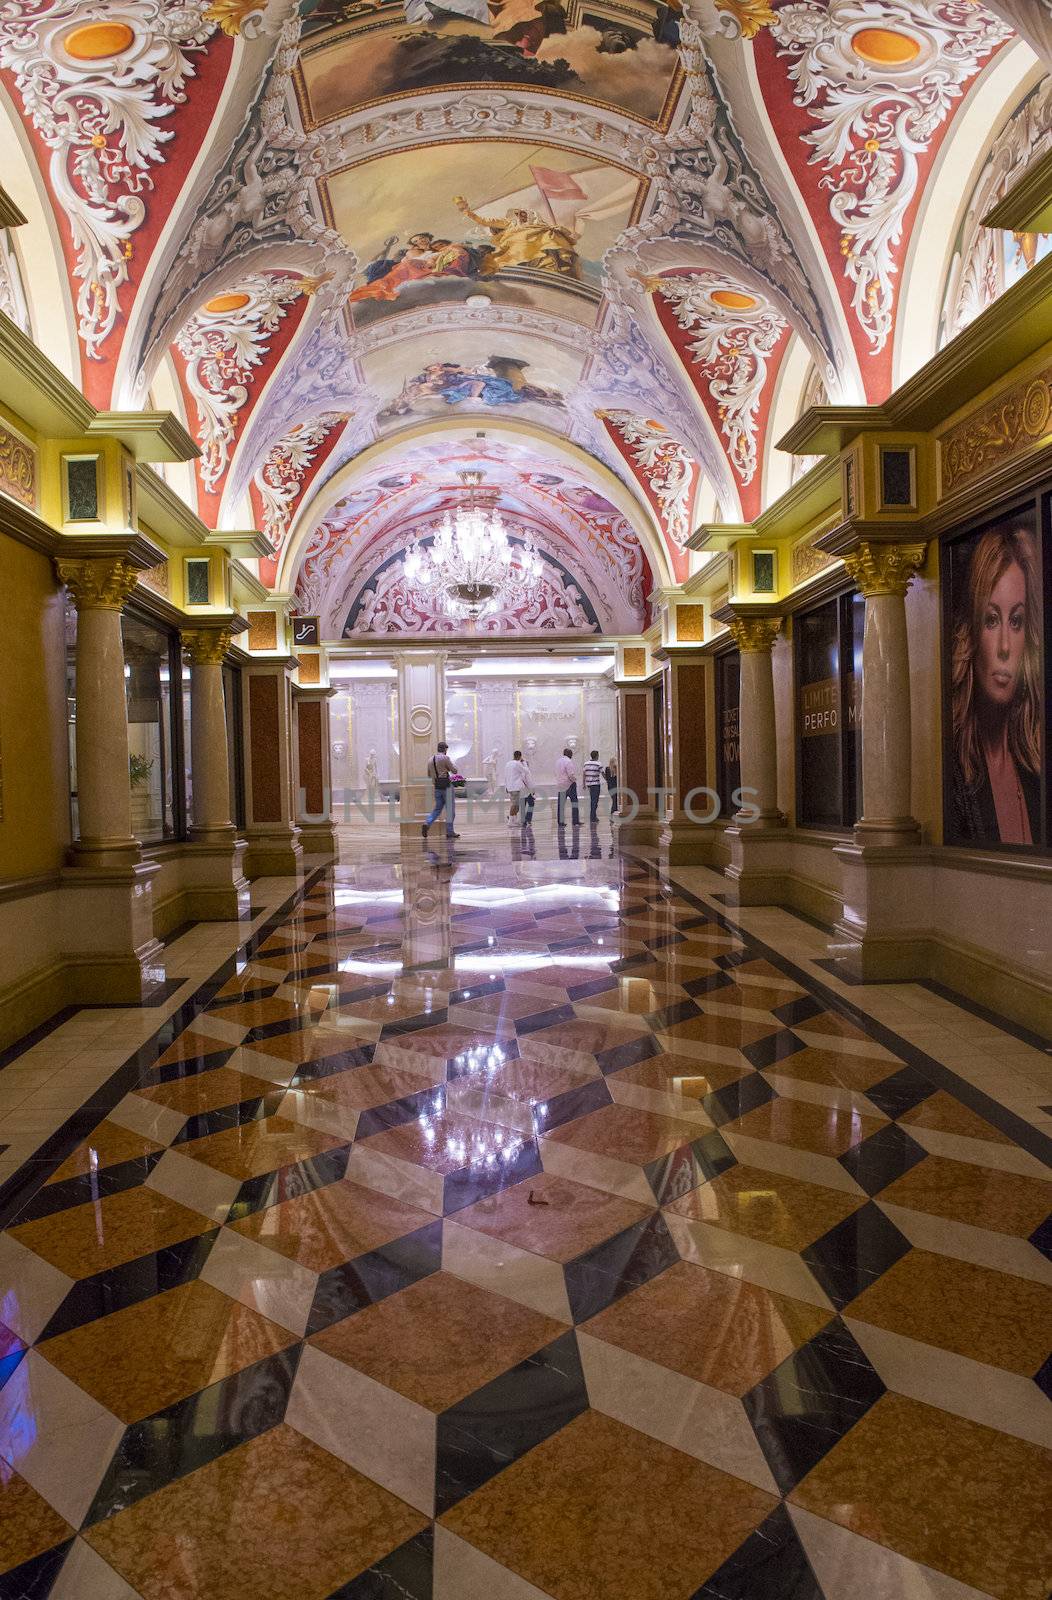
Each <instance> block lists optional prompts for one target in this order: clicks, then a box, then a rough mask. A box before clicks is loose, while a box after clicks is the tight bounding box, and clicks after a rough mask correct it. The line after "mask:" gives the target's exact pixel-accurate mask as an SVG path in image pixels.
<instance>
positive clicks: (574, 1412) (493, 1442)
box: [435, 1329, 588, 1515]
mask: <svg viewBox="0 0 1052 1600" xmlns="http://www.w3.org/2000/svg"><path fill="white" fill-rule="evenodd" d="M587 1410H588V1391H587V1389H586V1387H585V1381H584V1372H583V1371H582V1369H581V1358H580V1354H579V1352H578V1349H577V1335H576V1334H575V1333H574V1332H573V1330H572V1329H570V1330H568V1331H567V1332H566V1333H564V1334H562V1335H561V1336H560V1337H559V1338H558V1339H556V1340H554V1341H553V1342H552V1343H551V1344H549V1345H546V1346H545V1347H544V1349H543V1350H538V1351H537V1353H536V1354H535V1355H532V1356H530V1357H528V1359H527V1360H525V1361H520V1362H519V1364H518V1366H516V1367H513V1368H512V1369H511V1371H510V1372H505V1373H504V1374H503V1375H502V1376H501V1377H499V1378H495V1379H494V1380H493V1382H492V1383H487V1384H486V1385H485V1386H484V1387H483V1388H481V1389H479V1390H477V1391H476V1393H475V1394H473V1395H469V1396H468V1398H467V1399H466V1400H461V1401H460V1402H459V1403H458V1404H457V1405H455V1406H451V1407H450V1409H449V1410H448V1411H443V1412H442V1414H441V1416H440V1417H439V1419H438V1432H437V1455H436V1462H435V1512H436V1515H441V1514H442V1512H443V1511H448V1510H449V1508H450V1506H453V1505H456V1503H457V1501H458V1500H462V1499H463V1498H464V1496H465V1495H468V1494H472V1493H473V1492H474V1490H476V1489H479V1488H481V1486H482V1485H483V1484H484V1483H487V1482H488V1481H489V1479H490V1478H493V1477H495V1476H496V1474H497V1473H498V1472H502V1471H503V1469H504V1468H505V1467H507V1466H510V1465H511V1463H512V1462H513V1461H517V1460H518V1458H519V1457H520V1456H522V1455H525V1453H526V1451H527V1450H532V1449H533V1447H534V1445H538V1444H540V1443H541V1441H542V1439H547V1438H549V1437H550V1435H551V1434H553V1433H557V1432H558V1430H559V1429H560V1428H563V1427H565V1426H566V1424H567V1423H568V1422H572V1421H573V1419H574V1417H578V1416H580V1415H581V1413H582V1412H583V1411H587Z"/></svg>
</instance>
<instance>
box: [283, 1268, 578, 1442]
mask: <svg viewBox="0 0 1052 1600" xmlns="http://www.w3.org/2000/svg"><path fill="white" fill-rule="evenodd" d="M565 1331H566V1329H565V1327H564V1326H563V1325H562V1324H561V1323H559V1322H555V1321H553V1320H552V1319H551V1318H550V1317H545V1316H541V1315H540V1313H539V1312H536V1311H531V1310H529V1309H528V1307H526V1306H523V1305H519V1304H517V1303H516V1302H515V1301H513V1300H506V1299H504V1297H503V1296H501V1295H495V1294H490V1293H488V1292H487V1291H486V1290H485V1289H479V1288H476V1286H475V1285H474V1284H472V1283H466V1282H465V1281H464V1280H463V1279H462V1278H454V1277H451V1276H450V1275H449V1274H448V1273H445V1272H435V1273H432V1274H431V1275H430V1276H429V1277H427V1278H421V1279H419V1280H418V1281H417V1282H416V1283H413V1284H410V1286H409V1287H408V1289H403V1290H402V1291H401V1292H400V1293H399V1294H393V1295H388V1297H387V1298H386V1299H385V1300H381V1301H379V1302H378V1303H377V1304H376V1305H372V1306H368V1307H367V1308H366V1310H364V1311H359V1312H357V1313H356V1315H354V1316H353V1317H348V1318H347V1319H346V1320H345V1321H343V1322H337V1323H334V1324H333V1326H332V1327H331V1328H326V1329H325V1331H324V1332H323V1333H319V1334H316V1335H315V1336H314V1338H313V1339H312V1340H311V1343H312V1344H314V1345H316V1346H317V1347H318V1349H319V1350H324V1351H325V1353H326V1354H327V1355H330V1356H335V1358H336V1359H337V1360H338V1361H345V1362H347V1364H348V1365H349V1366H352V1367H354V1368H356V1370H357V1371H359V1372H364V1373H366V1374H367V1375H368V1376H369V1377H370V1378H374V1379H375V1380H376V1382H377V1383H382V1384H384V1385H386V1387H387V1388H389V1389H396V1390H397V1391H398V1393H399V1394H402V1395H405V1396H406V1398H407V1399H409V1400H415V1401H416V1403H417V1404H418V1405H422V1406H425V1407H426V1408H427V1409H428V1410H429V1411H433V1412H435V1413H436V1414H437V1413H438V1412H440V1411H445V1410H446V1409H447V1407H449V1406H452V1405H455V1404H456V1402H457V1401H458V1400H463V1399H465V1397H466V1396H467V1395H469V1394H473V1393H474V1392H475V1390H476V1389H481V1388H482V1386H483V1385H484V1384H486V1383H489V1382H490V1381H491V1380H492V1379H494V1378H498V1377H500V1375H501V1373H503V1372H507V1371H508V1370H509V1368H511V1367H514V1366H517V1365H518V1363H519V1362H520V1361H525V1360H526V1358H527V1356H532V1355H533V1354H534V1353H535V1352H536V1351H537V1350H540V1349H542V1348H543V1346H544V1345H546V1344H550V1343H551V1341H552V1340H553V1339H556V1338H558V1337H559V1335H560V1334H562V1333H565Z"/></svg>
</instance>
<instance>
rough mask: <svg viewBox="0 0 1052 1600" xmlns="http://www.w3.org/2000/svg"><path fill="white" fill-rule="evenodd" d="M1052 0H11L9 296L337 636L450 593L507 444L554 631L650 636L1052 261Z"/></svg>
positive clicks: (3, 136)
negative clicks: (813, 410) (808, 422)
mask: <svg viewBox="0 0 1052 1600" xmlns="http://www.w3.org/2000/svg"><path fill="white" fill-rule="evenodd" d="M1050 64H1052V0H986V3H985V4H982V5H980V4H977V3H974V0H686V3H685V4H681V0H596V3H595V4H589V3H587V0H441V3H440V0H300V3H299V4H296V3H295V0H266V3H264V4H255V3H253V0H180V3H173V0H5V3H4V4H3V5H2V6H0V86H2V89H0V110H2V111H3V112H4V113H6V114H5V115H4V116H0V144H2V152H0V153H2V155H3V163H4V180H3V181H4V183H5V186H6V187H8V188H9V190H10V191H11V193H12V195H13V197H14V198H15V199H16V201H17V202H18V203H19V205H20V206H21V208H22V210H23V211H24V212H25V213H26V215H27V217H28V218H29V221H28V223H27V225H26V226H25V227H24V228H19V229H18V230H15V231H11V232H9V233H8V234H7V235H6V236H2V235H0V310H3V311H5V312H6V313H7V314H8V315H9V316H11V317H12V318H13V319H14V320H15V321H17V322H19V323H20V324H21V325H22V327H23V328H24V330H25V331H27V332H29V333H30V335H31V336H32V337H33V338H34V339H36V341H37V342H38V344H40V346H41V348H43V349H44V350H45V352H46V353H47V354H48V355H49V356H50V357H51V358H52V359H53V360H55V361H56V362H57V363H58V364H59V365H60V366H61V367H62V368H63V369H64V370H65V371H66V372H67V373H68V375H70V376H71V377H73V378H74V379H75V380H76V381H77V382H78V383H79V384H80V385H81V386H82V387H83V389H84V392H85V393H86V394H87V395H88V397H89V399H91V400H92V401H93V402H94V403H95V404H96V405H98V406H100V407H109V408H113V409H129V408H133V407H151V408H162V407H167V408H171V409H173V410H175V411H176V412H177V414H179V415H181V416H182V417H183V418H184V420H185V421H186V423H187V426H188V427H189V429H190V431H191V433H192V434H193V436H194V437H195V439H196V440H197V442H198V444H199V446H200V449H201V455H200V459H199V460H198V461H197V462H196V463H195V464H194V465H193V466H192V467H188V468H170V469H167V471H168V473H169V477H170V481H171V483H172V485H173V487H175V488H177V489H178V490H179V491H180V492H182V493H183V494H184V495H185V496H186V498H187V499H188V501H189V502H190V503H191V504H192V506H193V508H194V509H195V510H196V511H197V512H199V514H200V515H201V517H202V518H203V519H204V520H205V521H206V522H207V523H208V524H209V526H212V527H219V528H228V529H233V528H243V527H246V526H256V527H261V528H262V529H263V530H264V531H265V532H266V534H267V536H268V538H269V539H270V541H271V546H272V556H271V557H270V558H269V559H266V560H264V561H262V562H261V564H260V576H261V577H262V578H263V581H264V582H266V583H267V584H269V585H270V586H272V587H276V588H278V589H279V590H281V591H282V592H294V593H296V594H297V596H298V601H299V603H300V604H301V605H302V606H303V607H304V608H306V607H308V606H309V607H310V608H312V609H317V610H318V611H319V612H320V613H321V614H322V615H323V617H324V618H325V627H326V632H327V634H328V635H329V636H330V637H341V636H349V635H354V634H357V633H364V634H368V633H377V632H385V631H402V632H426V631H433V630H434V629H435V628H436V627H437V626H438V625H439V624H438V622H437V621H436V619H435V618H428V617H426V616H425V615H423V614H422V613H421V612H420V611H419V610H418V609H417V608H416V607H415V606H413V605H412V604H410V603H409V597H407V596H406V595H405V594H404V593H401V592H399V591H398V585H397V581H396V579H397V570H396V569H397V563H396V562H395V561H394V555H395V552H396V551H397V549H398V548H399V547H400V544H404V538H405V536H406V534H407V532H408V531H409V530H410V529H416V530H418V531H426V526H427V519H428V518H429V517H431V516H433V515H434V514H435V512H436V511H437V510H440V509H441V508H443V507H444V506H447V505H450V504H452V503H454V502H455V500H456V497H457V495H458V493H459V492H460V490H459V487H458V479H457V472H458V470H460V469H461V468H462V467H463V466H464V465H465V463H467V464H469V465H475V466H478V467H480V468H481V469H482V470H483V471H484V472H485V473H486V474H487V482H488V483H489V484H490V485H491V486H492V488H493V491H494V493H499V498H500V504H501V507H502V510H503V511H504V513H505V515H506V519H507V520H509V521H511V522H512V524H513V525H517V526H518V527H519V528H520V529H521V530H522V531H523V533H526V532H529V533H530V534H532V536H533V537H534V538H535V539H536V540H537V542H538V547H539V548H540V549H541V550H542V554H543V556H544V559H545V562H546V575H545V595H544V602H543V604H542V605H541V606H540V607H539V609H538V610H537V612H536V614H531V615H529V616H525V615H523V616H519V617H517V618H514V619H513V618H508V619H505V621H504V624H503V625H506V626H508V627H514V628H516V629H518V630H519V631H523V632H529V631H533V630H536V629H542V630H543V629H556V630H558V631H570V632H572V631H585V632H603V633H628V632H633V631H638V629H639V628H640V627H642V626H643V625H644V624H645V621H646V619H647V616H648V609H647V608H648V605H649V596H650V594H651V591H652V590H653V589H655V588H660V587H662V586H667V585H669V584H674V583H676V582H680V581H682V580H683V579H684V578H686V577H687V576H688V574H689V571H690V569H691V563H692V562H696V561H697V559H698V558H697V557H695V556H693V555H692V554H690V553H688V552H686V551H685V550H684V548H683V547H684V544H685V542H686V539H687V538H688V537H689V535H690V533H691V531H692V529H693V528H694V527H695V526H697V523H698V521H699V520H715V519H721V518H722V519H725V520H731V521H740V520H747V519H750V518H752V517H755V516H756V515H757V514H758V513H759V512H760V511H761V510H762V509H763V508H764V507H765V506H766V505H768V504H770V503H771V501H772V500H773V499H774V498H776V497H777V495H778V494H779V493H781V492H782V490H784V489H785V488H786V487H787V486H788V484H789V483H790V481H791V480H792V477H793V475H794V473H795V472H798V471H799V470H800V469H801V468H802V467H803V466H805V465H806V463H794V462H793V461H792V460H791V458H789V457H787V456H785V455H784V454H782V453H780V452H778V451H777V450H776V449H775V448H774V446H775V443H776V441H777V439H778V438H780V437H781V435H782V434H783V433H784V432H785V431H786V429H787V428H788V426H789V425H790V424H791V423H792V422H793V421H794V420H795V419H796V417H797V416H798V415H799V414H800V413H801V411H802V410H803V409H805V408H806V406H807V405H809V404H814V403H816V402H820V401H822V400H824V399H828V400H830V401H834V402H848V403H858V402H875V401H879V400H881V399H883V398H884V397H885V396H886V395H887V394H888V393H889V392H890V391H891V390H892V388H894V387H895V386H896V385H897V384H898V383H900V382H901V381H902V380H903V379H904V378H905V377H907V376H909V375H910V373H912V372H913V371H915V370H916V369H917V368H918V367H919V366H920V365H922V364H923V362H924V361H925V360H927V359H928V358H929V357H930V356H931V355H932V354H934V353H935V351H936V350H937V349H938V348H939V347H940V346H941V345H942V344H943V343H945V342H946V341H947V340H948V339H949V338H951V337H953V336H954V334H956V333H957V332H959V331H960V330H961V329H962V328H963V327H964V326H965V325H966V324H967V322H968V321H970V320H971V318H972V317H974V316H975V315H976V314H977V313H978V311H980V310H982V309H983V307H984V306H985V305H986V304H988V303H989V302H990V301H991V300H992V299H994V298H996V296H997V295H998V294H999V293H1001V292H1002V291H1003V289H1004V288H1005V287H1006V285H1007V284H1008V283H1010V282H1011V281H1012V280H1013V279H1014V277H1016V276H1018V275H1019V274H1020V273H1021V272H1023V271H1025V270H1027V268H1028V267H1029V266H1030V265H1031V264H1032V263H1033V261H1034V260H1035V259H1036V258H1037V257H1038V256H1039V255H1040V254H1041V253H1043V251H1044V248H1045V245H1046V241H1045V240H1043V239H1033V238H1017V237H1015V236H1012V235H1005V234H998V233H991V232H990V231H989V230H987V229H984V228H983V226H982V216H983V215H984V214H985V212H986V211H987V210H988V209H989V207H990V206H991V205H992V204H993V203H994V202H995V201H996V200H997V199H998V198H999V196H1000V195H1001V194H1003V193H1004V192H1005V190H1006V189H1007V187H1008V186H1009V185H1010V184H1011V183H1012V181H1013V180H1014V179H1015V177H1017V176H1018V174H1019V172H1020V171H1021V170H1022V168H1023V167H1024V165H1025V164H1026V162H1027V161H1028V160H1029V159H1031V158H1032V156H1033V155H1034V154H1036V153H1038V151H1040V149H1041V148H1043V146H1044V145H1046V144H1048V143H1050V142H1052V80H1050V79H1049V77H1048V76H1047V75H1046V73H1047V69H1048V67H1049V65H1050Z"/></svg>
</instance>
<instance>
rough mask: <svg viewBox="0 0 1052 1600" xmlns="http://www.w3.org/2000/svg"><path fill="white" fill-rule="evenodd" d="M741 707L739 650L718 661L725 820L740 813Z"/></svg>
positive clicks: (718, 743)
mask: <svg viewBox="0 0 1052 1600" xmlns="http://www.w3.org/2000/svg"><path fill="white" fill-rule="evenodd" d="M740 704H741V656H740V655H739V654H738V652H737V650H728V651H727V652H726V653H725V654H724V655H722V656H717V657H716V727H717V740H716V772H717V779H716V781H717V784H718V786H719V792H720V813H721V815H722V816H725V817H733V815H734V813H735V812H736V811H737V809H738V804H737V802H736V801H735V799H734V794H735V791H736V790H737V789H740V788H741V781H742V764H741V745H740V740H739V709H738V708H739V706H740Z"/></svg>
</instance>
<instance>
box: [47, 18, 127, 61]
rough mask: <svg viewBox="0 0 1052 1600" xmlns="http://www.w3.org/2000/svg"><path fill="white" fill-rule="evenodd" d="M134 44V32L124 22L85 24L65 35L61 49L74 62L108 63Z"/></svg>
mask: <svg viewBox="0 0 1052 1600" xmlns="http://www.w3.org/2000/svg"><path fill="white" fill-rule="evenodd" d="M134 43H135V30H134V29H133V28H130V27H129V26H128V24H127V23H126V22H86V23H84V25H83V26H82V27H79V28H74V29H73V31H72V32H71V33H67V35H66V37H65V39H63V41H62V47H63V49H64V50H65V52H66V54H67V55H68V56H71V57H72V58H73V60H74V61H108V60H111V59H112V57H114V56H122V55H123V54H124V52H125V51H126V50H130V49H131V47H132V45H133V44H134Z"/></svg>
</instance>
